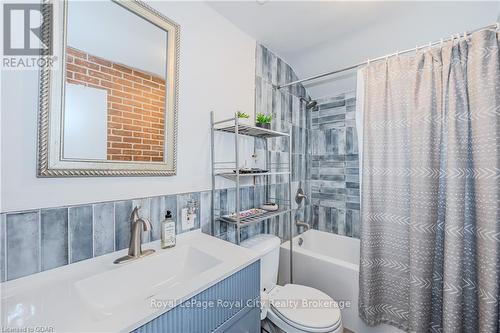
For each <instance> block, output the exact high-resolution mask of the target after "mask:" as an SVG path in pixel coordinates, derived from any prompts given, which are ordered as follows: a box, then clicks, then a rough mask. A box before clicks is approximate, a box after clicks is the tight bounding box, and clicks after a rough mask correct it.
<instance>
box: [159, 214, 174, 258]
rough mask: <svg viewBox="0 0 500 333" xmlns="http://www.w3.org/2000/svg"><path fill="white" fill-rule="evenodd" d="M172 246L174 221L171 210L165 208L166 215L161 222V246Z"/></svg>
mask: <svg viewBox="0 0 500 333" xmlns="http://www.w3.org/2000/svg"><path fill="white" fill-rule="evenodd" d="M173 246H175V221H174V220H173V219H172V212H170V211H169V210H167V215H165V219H164V220H163V221H162V222H161V248H162V249H166V248H169V247H173Z"/></svg>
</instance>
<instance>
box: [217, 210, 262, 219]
mask: <svg viewBox="0 0 500 333" xmlns="http://www.w3.org/2000/svg"><path fill="white" fill-rule="evenodd" d="M265 213H267V212H266V211H265V210H264V209H260V208H251V209H248V210H244V211H241V212H240V219H245V218H250V217H255V216H259V215H262V214H265ZM221 218H222V219H223V220H226V221H229V222H236V213H233V214H228V215H223V216H221Z"/></svg>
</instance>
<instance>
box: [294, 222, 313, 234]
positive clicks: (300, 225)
mask: <svg viewBox="0 0 500 333" xmlns="http://www.w3.org/2000/svg"><path fill="white" fill-rule="evenodd" d="M295 224H296V225H297V227H304V229H306V230H305V231H307V230H309V229H311V227H310V226H309V224H308V223H305V222H304V221H300V220H299V221H297V222H295Z"/></svg>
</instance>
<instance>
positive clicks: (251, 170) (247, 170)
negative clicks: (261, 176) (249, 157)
mask: <svg viewBox="0 0 500 333" xmlns="http://www.w3.org/2000/svg"><path fill="white" fill-rule="evenodd" d="M233 172H234V173H236V170H233ZM267 172H269V170H264V169H260V168H241V169H240V173H241V174H249V173H267Z"/></svg>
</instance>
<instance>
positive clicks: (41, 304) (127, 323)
mask: <svg viewBox="0 0 500 333" xmlns="http://www.w3.org/2000/svg"><path fill="white" fill-rule="evenodd" d="M148 248H153V249H155V250H156V252H155V253H154V254H152V255H150V256H147V257H144V258H141V259H138V260H136V261H131V262H129V263H125V264H120V265H117V264H113V261H114V260H115V259H116V258H119V257H121V256H123V255H124V254H126V253H127V250H122V251H119V252H115V253H111V254H108V255H105V256H101V257H97V258H94V259H90V260H85V261H82V262H79V263H76V264H72V265H67V266H63V267H59V268H56V269H53V270H49V271H45V272H42V273H39V274H34V275H31V276H28V277H24V278H20V279H17V280H13V281H9V282H5V283H2V284H1V291H2V294H1V295H2V304H1V313H2V322H1V325H2V327H3V328H9V329H20V328H25V327H42V326H43V327H50V328H53V330H54V331H55V332H129V331H132V330H134V329H136V328H137V327H140V326H141V325H143V324H145V323H147V322H149V321H151V320H152V319H154V318H156V317H158V316H159V315H161V314H162V313H164V312H166V311H169V310H170V309H171V308H173V307H174V306H175V305H178V304H180V303H182V302H184V301H186V300H187V299H189V298H191V297H192V296H194V295H196V294H198V293H200V292H201V291H203V290H205V289H207V288H209V287H211V286H212V285H214V284H216V283H217V282H219V281H221V280H223V279H224V278H226V277H228V276H230V275H231V274H233V273H235V272H237V271H238V270H240V269H242V268H243V267H245V266H247V265H249V264H250V263H252V262H254V261H256V260H258V255H257V254H256V253H254V252H252V251H250V250H248V249H245V248H242V247H239V246H236V245H234V244H231V243H228V242H225V241H222V240H220V239H217V238H214V237H211V236H208V235H205V234H202V233H201V232H200V231H192V232H189V233H185V234H182V235H179V236H178V237H177V245H176V246H175V247H174V248H171V249H166V250H162V249H160V248H159V242H154V243H150V244H143V249H148ZM153 300H160V301H163V300H166V301H168V302H165V303H160V304H164V306H163V307H156V306H153V305H152V304H153V302H152V301H153Z"/></svg>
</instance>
